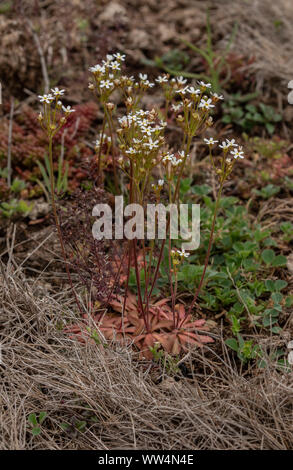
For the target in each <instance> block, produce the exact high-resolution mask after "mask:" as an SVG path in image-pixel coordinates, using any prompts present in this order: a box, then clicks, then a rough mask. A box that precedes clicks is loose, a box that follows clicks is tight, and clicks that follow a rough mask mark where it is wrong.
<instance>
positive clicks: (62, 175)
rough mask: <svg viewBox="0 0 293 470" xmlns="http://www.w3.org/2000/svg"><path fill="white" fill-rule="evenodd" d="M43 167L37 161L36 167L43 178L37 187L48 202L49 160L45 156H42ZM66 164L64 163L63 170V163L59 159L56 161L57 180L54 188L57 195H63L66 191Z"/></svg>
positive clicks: (49, 188)
mask: <svg viewBox="0 0 293 470" xmlns="http://www.w3.org/2000/svg"><path fill="white" fill-rule="evenodd" d="M44 160H45V166H44V165H43V164H42V163H41V162H40V161H38V162H37V163H38V166H39V168H40V171H41V173H42V176H43V182H41V181H39V180H37V181H38V183H39V185H40V186H41V188H42V189H43V191H44V193H45V194H46V197H47V199H48V200H50V198H49V194H50V192H51V183H50V160H49V158H48V156H47V155H45V156H44ZM68 167H69V165H68V162H65V168H63V161H62V159H61V158H59V160H58V172H57V179H55V182H54V187H55V189H56V193H57V195H60V194H63V193H65V192H66V191H67V189H68Z"/></svg>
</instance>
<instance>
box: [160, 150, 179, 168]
mask: <svg viewBox="0 0 293 470" xmlns="http://www.w3.org/2000/svg"><path fill="white" fill-rule="evenodd" d="M178 154H179V155H180V153H178ZM162 161H163V163H168V162H170V163H171V165H172V166H173V167H176V166H178V165H180V163H182V158H176V157H175V155H174V154H173V153H167V155H165V156H164V157H163V159H162Z"/></svg>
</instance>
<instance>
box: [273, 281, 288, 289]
mask: <svg viewBox="0 0 293 470" xmlns="http://www.w3.org/2000/svg"><path fill="white" fill-rule="evenodd" d="M287 285H288V283H287V282H286V281H283V280H282V279H278V280H277V281H275V290H276V291H280V290H282V289H285V287H287Z"/></svg>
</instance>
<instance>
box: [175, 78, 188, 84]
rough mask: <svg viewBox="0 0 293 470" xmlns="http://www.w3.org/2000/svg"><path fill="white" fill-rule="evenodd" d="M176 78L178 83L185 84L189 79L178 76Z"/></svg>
mask: <svg viewBox="0 0 293 470" xmlns="http://www.w3.org/2000/svg"><path fill="white" fill-rule="evenodd" d="M176 80H177V83H178V85H185V83H186V82H187V79H186V78H183V77H176Z"/></svg>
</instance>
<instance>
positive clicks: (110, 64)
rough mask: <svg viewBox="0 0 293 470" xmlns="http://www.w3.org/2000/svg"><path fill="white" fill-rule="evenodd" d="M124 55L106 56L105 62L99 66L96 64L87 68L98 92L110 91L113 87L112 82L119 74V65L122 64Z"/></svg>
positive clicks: (117, 53) (118, 53)
mask: <svg viewBox="0 0 293 470" xmlns="http://www.w3.org/2000/svg"><path fill="white" fill-rule="evenodd" d="M124 60H125V55H123V54H120V52H116V53H115V54H107V56H106V60H103V61H102V63H101V64H96V65H94V66H92V67H90V68H89V71H90V72H92V73H93V74H94V76H95V79H96V83H97V86H98V87H99V89H100V92H101V93H103V92H104V91H106V92H108V91H110V92H111V91H112V90H113V89H114V87H115V84H114V80H115V79H116V78H117V77H118V75H119V74H120V72H121V63H122V62H124Z"/></svg>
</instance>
